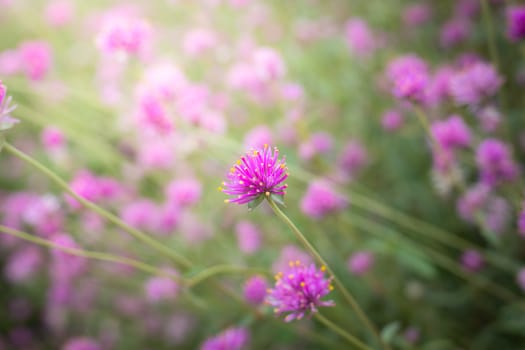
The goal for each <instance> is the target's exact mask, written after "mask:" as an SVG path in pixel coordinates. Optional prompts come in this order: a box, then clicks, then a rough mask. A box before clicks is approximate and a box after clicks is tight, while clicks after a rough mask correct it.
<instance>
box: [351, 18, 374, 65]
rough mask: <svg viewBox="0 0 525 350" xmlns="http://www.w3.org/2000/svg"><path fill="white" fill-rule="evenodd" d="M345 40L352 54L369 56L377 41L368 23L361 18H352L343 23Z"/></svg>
mask: <svg viewBox="0 0 525 350" xmlns="http://www.w3.org/2000/svg"><path fill="white" fill-rule="evenodd" d="M345 39H346V43H347V45H348V47H349V48H350V50H351V51H352V53H353V54H355V55H356V56H359V57H367V56H370V55H371V54H372V53H373V52H374V51H375V49H376V48H377V46H378V45H377V39H376V38H375V36H374V34H373V32H372V30H371V29H370V28H369V26H368V23H367V22H366V21H365V20H364V19H361V18H352V19H349V20H348V21H347V22H346V23H345Z"/></svg>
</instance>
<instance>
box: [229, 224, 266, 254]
mask: <svg viewBox="0 0 525 350" xmlns="http://www.w3.org/2000/svg"><path fill="white" fill-rule="evenodd" d="M235 233H236V235H237V245H238V246H239V250H240V251H241V252H243V253H244V254H253V253H255V252H256V251H257V250H259V248H260V246H261V234H260V232H259V229H258V228H257V226H255V225H254V224H252V223H251V222H249V221H239V222H238V223H237V225H236V226H235Z"/></svg>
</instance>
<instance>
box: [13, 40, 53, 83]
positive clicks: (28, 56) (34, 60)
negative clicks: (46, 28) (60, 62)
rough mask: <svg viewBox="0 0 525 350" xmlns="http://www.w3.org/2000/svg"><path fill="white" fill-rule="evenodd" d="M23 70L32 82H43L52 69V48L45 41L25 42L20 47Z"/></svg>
mask: <svg viewBox="0 0 525 350" xmlns="http://www.w3.org/2000/svg"><path fill="white" fill-rule="evenodd" d="M18 53H19V57H20V60H21V64H22V69H23V70H24V72H25V73H26V75H27V77H28V78H29V79H31V80H42V79H43V78H44V77H45V76H46V74H47V73H48V72H49V70H50V68H51V61H52V54H51V47H50V46H49V44H48V43H47V42H45V41H25V42H23V43H22V44H21V45H20V46H19V47H18Z"/></svg>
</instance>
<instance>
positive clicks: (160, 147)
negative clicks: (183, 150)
mask: <svg viewBox="0 0 525 350" xmlns="http://www.w3.org/2000/svg"><path fill="white" fill-rule="evenodd" d="M144 141H145V142H144V143H143V144H142V145H141V147H140V149H139V151H138V155H137V157H138V159H137V162H138V164H139V165H140V166H141V167H143V168H144V169H145V170H150V171H151V170H155V169H169V168H170V167H171V166H172V165H173V164H174V162H175V158H174V154H173V139H166V138H156V139H149V138H148V139H147V140H144Z"/></svg>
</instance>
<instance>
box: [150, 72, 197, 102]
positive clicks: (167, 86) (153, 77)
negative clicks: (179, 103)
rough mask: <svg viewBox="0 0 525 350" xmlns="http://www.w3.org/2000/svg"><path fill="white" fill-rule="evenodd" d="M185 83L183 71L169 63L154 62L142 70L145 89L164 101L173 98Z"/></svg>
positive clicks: (182, 88)
mask: <svg viewBox="0 0 525 350" xmlns="http://www.w3.org/2000/svg"><path fill="white" fill-rule="evenodd" d="M187 84H188V82H187V78H186V76H185V75H184V73H183V72H182V71H181V70H180V69H179V68H178V67H177V66H175V65H173V64H171V63H160V64H156V65H153V66H151V67H148V68H147V69H146V71H145V72H144V86H145V90H147V91H150V92H151V93H152V94H153V95H155V96H159V97H160V98H162V99H163V100H165V101H171V100H174V99H175V98H176V97H177V96H178V95H179V93H180V92H181V91H182V90H184V88H185V87H186V86H187Z"/></svg>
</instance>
